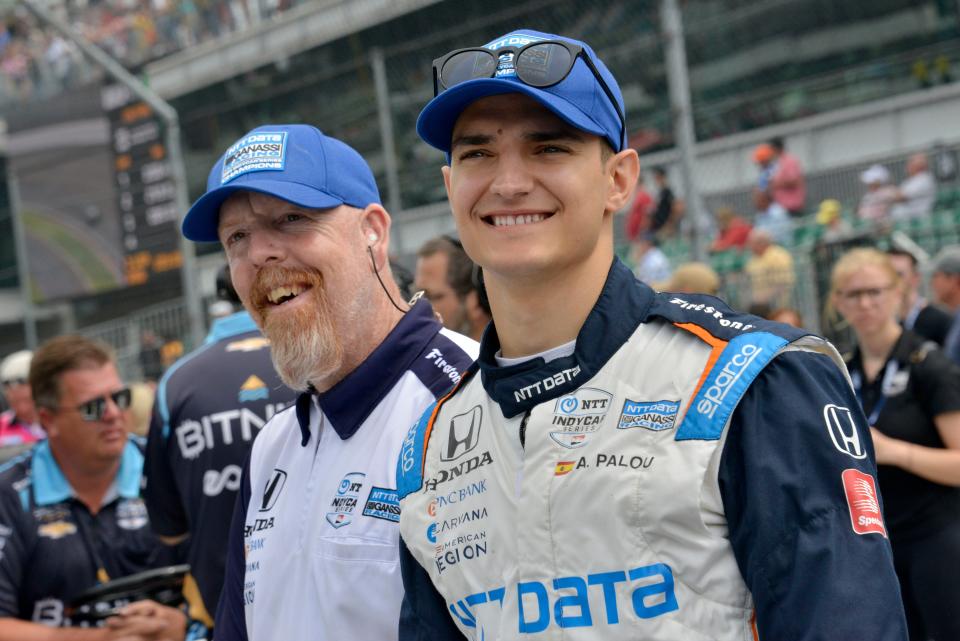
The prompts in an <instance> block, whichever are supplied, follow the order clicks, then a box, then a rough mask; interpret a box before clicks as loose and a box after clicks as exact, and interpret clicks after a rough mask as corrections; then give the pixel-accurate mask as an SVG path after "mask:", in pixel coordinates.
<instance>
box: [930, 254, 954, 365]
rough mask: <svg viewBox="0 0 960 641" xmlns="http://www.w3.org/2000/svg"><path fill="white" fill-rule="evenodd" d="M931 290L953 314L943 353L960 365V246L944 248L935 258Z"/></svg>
mask: <svg viewBox="0 0 960 641" xmlns="http://www.w3.org/2000/svg"><path fill="white" fill-rule="evenodd" d="M930 288H931V289H932V290H933V293H934V296H935V297H936V299H937V302H939V303H941V304H942V305H944V306H945V307H946V308H947V310H948V311H949V312H950V313H951V314H953V321H952V322H951V324H950V330H949V331H948V332H947V337H946V338H945V339H944V341H943V351H944V352H946V354H947V356H949V357H950V359H951V360H952V361H953V362H954V363H960V245H952V246H950V247H944V248H943V249H941V250H940V253H938V254H937V255H936V257H934V259H933V276H931V277H930Z"/></svg>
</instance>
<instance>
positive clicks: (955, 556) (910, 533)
mask: <svg viewBox="0 0 960 641" xmlns="http://www.w3.org/2000/svg"><path fill="white" fill-rule="evenodd" d="M831 285H832V293H831V300H832V302H833V304H834V305H835V306H836V308H837V310H838V311H839V312H840V313H841V315H843V317H844V318H845V319H846V320H847V322H849V323H850V325H851V327H852V328H853V330H854V333H855V334H856V337H857V347H856V349H855V350H854V352H853V354H852V355H850V357H849V358H848V367H849V370H850V377H851V379H852V381H853V385H854V388H855V390H856V392H857V396H858V397H859V399H860V403H861V405H862V406H863V411H864V414H866V416H867V421H868V422H869V424H870V426H871V432H872V435H873V441H874V447H875V450H876V457H877V467H878V480H879V482H880V493H881V494H882V496H883V500H884V508H885V509H884V515H885V517H886V522H887V526H888V528H889V533H890V543H891V545H892V546H893V558H894V565H895V567H896V570H897V575H898V577H899V579H900V589H901V592H902V594H903V600H904V608H905V610H906V614H907V623H908V626H909V630H910V639H911V640H913V641H927V639H936V640H937V641H940V640H946V639H960V617H957V611H958V609H960V574H957V573H956V572H954V571H945V569H946V568H956V567H960V368H958V367H957V366H956V365H954V364H953V363H951V362H950V360H949V359H948V358H947V357H946V356H945V355H944V354H943V353H942V352H941V351H940V350H939V349H938V348H937V346H936V345H935V344H934V343H932V342H929V341H927V340H925V339H924V338H923V337H921V336H920V335H919V334H916V333H914V332H912V331H910V330H904V329H903V328H902V327H901V326H900V324H899V323H898V322H897V319H896V310H897V307H898V303H899V294H900V291H901V290H900V288H901V286H902V284H901V282H900V279H899V277H898V274H897V272H896V270H895V269H894V268H893V265H892V264H891V262H890V260H889V258H887V257H886V256H884V255H883V254H882V253H881V252H879V251H876V250H873V249H854V250H851V251H850V252H848V253H847V254H845V255H844V256H843V257H841V259H840V260H839V261H838V262H837V264H836V265H835V266H834V269H833V275H832V279H831ZM840 429H842V428H840ZM840 436H841V435H840V434H839V433H838V438H839V437H840Z"/></svg>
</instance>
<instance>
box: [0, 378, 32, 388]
mask: <svg viewBox="0 0 960 641" xmlns="http://www.w3.org/2000/svg"><path fill="white" fill-rule="evenodd" d="M2 384H3V389H9V388H11V387H16V386H17V385H26V384H27V379H25V378H8V379H7V380H5V381H3V383H2Z"/></svg>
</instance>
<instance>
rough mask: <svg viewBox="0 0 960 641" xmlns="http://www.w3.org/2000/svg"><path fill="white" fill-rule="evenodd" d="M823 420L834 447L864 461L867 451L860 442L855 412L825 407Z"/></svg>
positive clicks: (837, 406) (829, 406)
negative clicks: (854, 416)
mask: <svg viewBox="0 0 960 641" xmlns="http://www.w3.org/2000/svg"><path fill="white" fill-rule="evenodd" d="M823 420H824V422H825V423H826V424H827V432H828V433H829V434H830V440H832V441H833V446H834V447H836V448H837V449H838V450H840V451H841V452H843V453H844V454H849V455H850V456H852V457H853V458H855V459H862V458H865V457H866V456H867V451H866V450H865V449H864V448H863V443H861V442H860V434H859V433H858V432H857V424H856V423H855V422H854V420H853V412H851V411H850V410H849V409H847V408H846V407H841V406H839V405H825V406H824V408H823Z"/></svg>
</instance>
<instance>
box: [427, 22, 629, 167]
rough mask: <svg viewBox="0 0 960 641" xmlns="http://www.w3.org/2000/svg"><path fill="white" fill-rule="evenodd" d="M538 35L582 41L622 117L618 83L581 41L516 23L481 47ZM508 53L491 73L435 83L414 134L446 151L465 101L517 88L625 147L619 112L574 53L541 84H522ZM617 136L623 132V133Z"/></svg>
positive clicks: (515, 44)
mask: <svg viewBox="0 0 960 641" xmlns="http://www.w3.org/2000/svg"><path fill="white" fill-rule="evenodd" d="M542 40H563V41H566V42H569V43H572V44H576V45H579V46H580V47H582V48H583V54H584V55H587V56H590V61H591V62H592V63H593V64H594V66H595V67H596V68H597V71H599V73H600V75H601V77H602V78H603V80H604V82H606V84H607V87H608V88H609V89H610V92H611V93H612V94H613V96H614V98H615V99H616V101H617V105H618V106H619V107H620V112H621V113H622V114H624V117H626V110H625V109H624V105H623V94H622V93H621V92H620V86H619V85H618V84H617V81H616V79H615V78H614V77H613V74H611V73H610V70H609V69H607V67H606V65H604V64H603V62H602V61H601V60H600V58H598V57H597V54H596V53H595V52H594V51H593V49H591V48H590V45H588V44H587V43H585V42H581V41H579V40H574V39H572V38H565V37H563V36H558V35H554V34H550V33H543V32H541V31H534V30H532V29H518V30H516V31H511V32H510V33H508V34H505V35H503V36H500V37H499V38H497V39H495V40H493V41H491V42H488V43H487V44H485V45H483V48H484V49H488V50H490V51H493V52H496V51H497V50H499V49H504V48H506V47H513V48H520V47H522V46H524V45H526V44H529V43H531V42H539V41H542ZM513 58H514V56H513V55H511V54H510V53H508V52H505V53H504V54H503V55H500V56H499V60H498V62H497V70H496V75H495V77H493V78H477V79H474V80H467V81H466V82H462V83H460V84H457V85H454V86H453V87H450V88H449V89H442V88H441V93H440V94H438V95H437V96H436V97H435V98H434V99H433V100H431V101H430V102H429V103H427V106H426V107H424V108H423V111H421V112H420V116H419V118H417V133H418V134H420V137H421V138H423V140H424V141H425V142H426V143H427V144H429V145H431V146H433V147H436V148H437V149H439V150H441V151H444V152H446V153H448V154H449V153H450V142H451V138H452V134H453V128H454V125H456V123H457V119H458V118H459V117H460V114H461V113H462V112H463V110H464V109H466V108H467V107H468V106H470V104H471V103H473V102H474V101H476V100H478V99H480V98H485V97H487V96H494V95H498V94H505V93H521V94H524V95H527V96H530V97H531V98H533V99H534V100H537V101H538V102H540V104H542V105H543V106H544V107H546V108H547V109H549V110H550V111H552V112H553V113H555V114H556V115H557V116H558V117H559V118H560V119H561V120H563V121H565V122H567V123H569V124H570V125H572V126H573V127H576V128H577V129H580V130H581V131H586V132H588V133H591V134H594V135H597V136H600V137H602V138H605V139H606V140H607V141H608V142H609V143H610V146H611V147H613V149H614V150H616V151H621V150H622V149H624V148H625V147H626V140H623V139H622V138H621V122H620V116H619V115H618V114H617V110H616V108H615V107H614V106H613V104H612V103H611V102H610V99H609V98H608V97H607V94H606V92H605V91H604V90H603V87H601V86H600V83H599V82H598V81H597V78H596V76H594V75H593V72H592V71H591V70H590V68H589V67H588V66H587V64H586V63H585V62H584V61H583V60H581V59H579V57H578V59H577V60H576V62H575V63H574V65H573V68H572V69H571V70H570V73H569V74H567V76H566V77H565V78H564V79H563V80H561V81H560V82H558V83H557V84H555V85H552V86H550V87H542V88H541V87H534V86H531V85H528V84H525V83H524V82H523V81H522V80H520V79H519V78H517V74H516V71H515V70H514V68H513ZM623 137H624V138H625V137H626V134H625V133H624V136H623Z"/></svg>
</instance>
